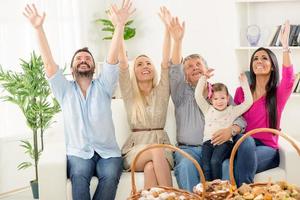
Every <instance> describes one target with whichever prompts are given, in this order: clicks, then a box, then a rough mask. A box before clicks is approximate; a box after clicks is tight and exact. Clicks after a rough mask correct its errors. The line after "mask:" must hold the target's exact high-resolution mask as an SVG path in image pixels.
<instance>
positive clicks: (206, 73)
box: [203, 68, 215, 79]
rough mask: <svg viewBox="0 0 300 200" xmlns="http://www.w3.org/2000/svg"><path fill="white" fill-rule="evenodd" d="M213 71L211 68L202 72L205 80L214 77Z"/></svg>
mask: <svg viewBox="0 0 300 200" xmlns="http://www.w3.org/2000/svg"><path fill="white" fill-rule="evenodd" d="M214 71H215V70H214V69H213V68H208V69H207V70H205V71H204V72H203V75H204V76H206V78H207V79H209V78H211V77H212V76H213V75H214V73H213V72H214Z"/></svg>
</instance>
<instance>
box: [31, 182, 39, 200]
mask: <svg viewBox="0 0 300 200" xmlns="http://www.w3.org/2000/svg"><path fill="white" fill-rule="evenodd" d="M30 186H31V191H32V196H33V198H34V199H38V198H39V183H38V181H36V180H34V181H30Z"/></svg>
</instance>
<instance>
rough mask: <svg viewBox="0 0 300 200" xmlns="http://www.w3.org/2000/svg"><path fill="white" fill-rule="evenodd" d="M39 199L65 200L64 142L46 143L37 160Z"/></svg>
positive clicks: (65, 163) (65, 162) (65, 164)
mask: <svg viewBox="0 0 300 200" xmlns="http://www.w3.org/2000/svg"><path fill="white" fill-rule="evenodd" d="M38 170H39V197H40V199H42V200H54V199H57V200H58V199H59V200H65V199H67V197H66V195H67V160H66V149H65V144H64V142H61V141H60V142H52V143H47V146H45V148H44V151H43V152H42V155H41V157H40V160H39V167H38Z"/></svg>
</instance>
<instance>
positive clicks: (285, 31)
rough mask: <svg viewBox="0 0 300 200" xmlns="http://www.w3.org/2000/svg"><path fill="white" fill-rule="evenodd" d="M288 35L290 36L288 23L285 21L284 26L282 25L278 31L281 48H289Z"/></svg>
mask: <svg viewBox="0 0 300 200" xmlns="http://www.w3.org/2000/svg"><path fill="white" fill-rule="evenodd" d="M289 35H290V22H289V21H288V20H287V21H286V22H285V23H284V25H282V28H281V31H280V37H279V38H280V42H281V44H282V47H283V48H286V47H288V46H289Z"/></svg>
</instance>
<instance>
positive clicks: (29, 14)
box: [23, 4, 46, 29]
mask: <svg viewBox="0 0 300 200" xmlns="http://www.w3.org/2000/svg"><path fill="white" fill-rule="evenodd" d="M23 15H24V16H25V17H26V18H27V19H28V20H29V21H30V23H31V25H32V26H33V27H34V28H35V29H38V28H40V27H42V26H43V22H44V19H45V17H46V14H45V13H43V15H42V16H41V15H39V13H38V11H37V9H36V7H35V5H34V4H32V5H28V4H27V5H26V7H25V10H24V12H23Z"/></svg>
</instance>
